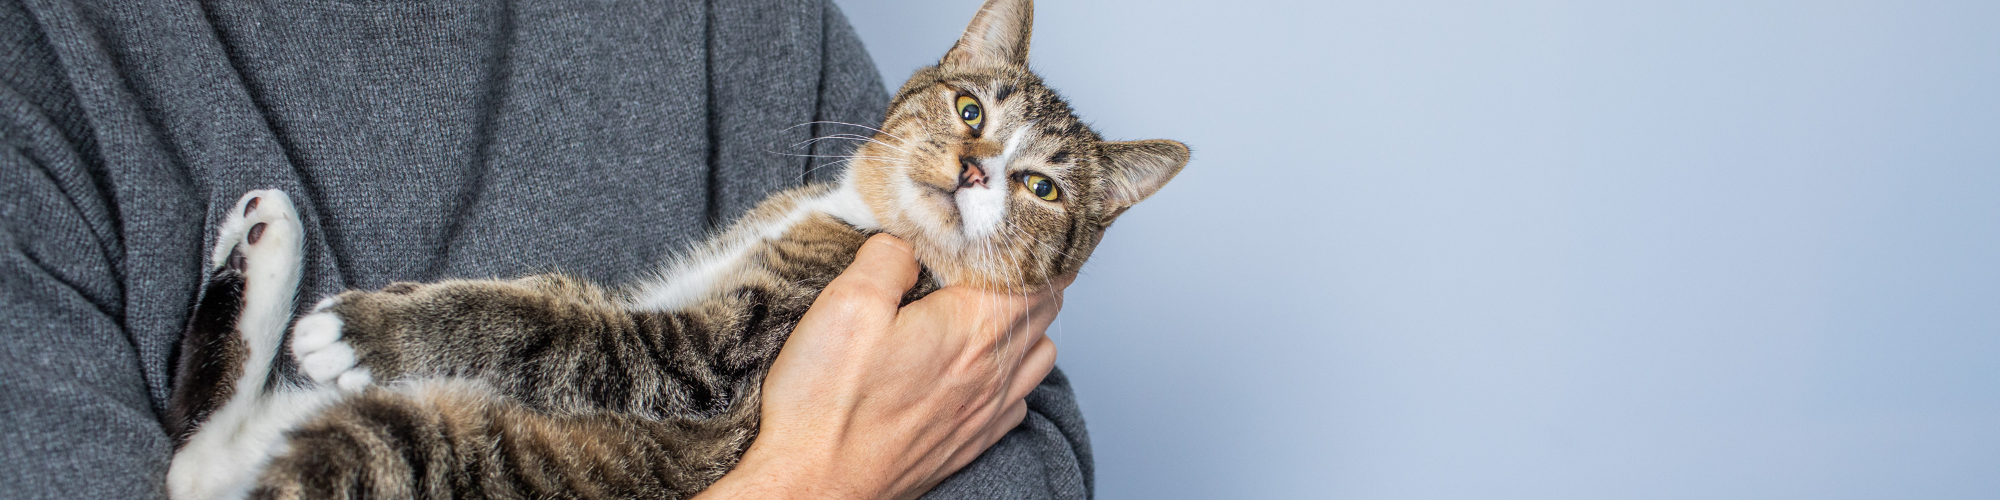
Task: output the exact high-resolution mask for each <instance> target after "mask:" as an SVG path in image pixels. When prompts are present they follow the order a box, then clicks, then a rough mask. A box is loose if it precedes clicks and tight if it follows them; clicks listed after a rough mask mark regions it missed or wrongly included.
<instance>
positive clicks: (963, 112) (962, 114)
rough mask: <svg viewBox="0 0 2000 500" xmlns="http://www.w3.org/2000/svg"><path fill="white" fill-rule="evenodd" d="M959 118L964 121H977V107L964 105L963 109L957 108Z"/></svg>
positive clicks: (975, 105) (976, 105)
mask: <svg viewBox="0 0 2000 500" xmlns="http://www.w3.org/2000/svg"><path fill="white" fill-rule="evenodd" d="M959 118H961V119H964V120H965V121H972V120H977V119H979V105H978V104H967V105H965V107H963V108H959Z"/></svg>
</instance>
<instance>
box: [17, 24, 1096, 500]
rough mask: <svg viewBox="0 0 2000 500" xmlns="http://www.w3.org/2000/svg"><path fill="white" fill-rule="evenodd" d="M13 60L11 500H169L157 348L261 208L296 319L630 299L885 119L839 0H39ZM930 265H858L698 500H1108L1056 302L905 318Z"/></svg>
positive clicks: (969, 298)
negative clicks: (450, 297) (534, 280)
mask: <svg viewBox="0 0 2000 500" xmlns="http://www.w3.org/2000/svg"><path fill="white" fill-rule="evenodd" d="M0 47H4V48H0V137H4V139H5V141H6V142H5V146H4V147H0V177H4V178H0V186H4V187H5V189H6V193H5V196H4V197H0V213H4V214H5V217H4V218H0V225H4V226H0V238H5V241H4V243H5V245H4V248H0V335H4V336H5V338H4V341H0V443H4V446H0V463H4V467H0V497H5V498H19V499H31V498H157V497H161V496H163V495H164V489H163V486H162V483H163V477H164V473H165V469H166V464H167V460H168V458H169V456H170V455H171V453H172V451H173V450H172V446H173V445H172V442H171V439H170V438H169V437H168V436H167V435H166V434H165V433H164V431H163V430H162V428H161V424H160V421H159V415H160V414H161V412H162V408H163V406H164V401H165V400H166V398H167V396H168V394H169V391H170V390H171V389H172V388H171V387H170V382H171V380H170V373H171V371H170V370H171V366H170V365H171V361H170V360H171V358H172V356H173V354H174V352H175V346H176V343H177V341H178V338H179V333H180V331H181V330H182V327H183V323H184V322H185V321H186V319H187V311H188V309H189V306H190V304H191V303H192V301H193V298H194V294H195V293H196V290H197V288H198V287H199V285H200V280H201V278H202V270H201V268H200V263H201V262H202V261H203V256H204V255H205V252H206V250H207V249H208V248H209V247H210V245H212V244H213V241H211V240H212V239H213V238H214V235H213V228H214V226H215V223H216V222H217V221H219V220H221V217H222V212H223V211H224V210H226V209H227V208H228V207H230V206H231V203H232V202H234V201H235V200H236V199H237V197H238V196H240V195H241V194H242V193H243V192H245V191H248V190H251V189H260V188H278V189H284V190H286V191H287V192H288V193H291V194H292V196H293V198H294V200H296V201H297V204H298V208H299V210H300V212H301V218H302V219H303V222H304V223H305V225H306V227H307V232H308V235H309V236H308V238H309V239H308V241H307V243H306V248H307V252H306V253H307V257H306V273H305V276H304V279H303V282H302V285H301V293H300V300H301V302H302V304H301V306H302V307H303V306H305V305H309V304H310V303H311V301H314V300H316V299H317V298H318V297H321V296H324V295H326V294H329V293H333V292H337V291H340V290H344V289H349V288H355V289H373V288H377V287H380V286H383V285H385V284H388V283H389V282H391V281H429V280H436V279H441V278H448V277H505V276H517V275H525V274H531V273H535V272H546V271H553V270H560V271H563V272H567V273H571V274H575V275H580V276H584V277H587V278H591V279H594V280H597V281H600V282H604V283H622V282H626V281H630V280H631V279H632V278H634V277H636V276H638V275H640V273H645V272H649V271H651V270H652V269H654V267H655V266H656V265H657V264H658V262H659V261H660V259H661V258H663V257H664V256H665V255H666V254H667V253H668V252H670V251H672V250H674V249H677V248H680V247H682V246H683V245H686V244H688V243H689V242H691V241H694V240H696V239H698V238H700V237H701V236H702V235H703V234H704V233H705V232H706V231H710V230H712V229H714V228H716V227H718V226H719V225H720V224H724V223H727V221H728V220H729V219H730V218H731V217H733V216H735V215H736V214H739V213H741V212H742V211H744V210H745V209H747V208H748V207H750V206H751V205H753V204H755V203H756V202H757V201H758V200H760V199H761V198H762V197H763V196H764V195H765V194H767V193H770V192H773V191H775V190H778V189H783V188H786V187H790V186H795V185H799V183H801V182H813V181H822V180H827V179H830V178H832V177H833V176H834V175H836V171H837V169H838V168H839V163H838V161H837V156H838V155H839V154H840V153H842V152H844V151H846V150H845V149H843V148H842V147H840V146H838V145H837V144H835V143H836V142H838V141H824V140H823V141H817V142H811V143H809V144H807V145H804V146H798V147H794V145H795V144H800V143H806V142H807V141H808V140H810V139H812V138H815V137H824V136H829V135H832V134H836V133H852V132H856V131H857V129H850V128H844V127H852V126H867V125H872V124H876V123H878V121H879V119H880V113H881V112H882V108H883V107H884V106H885V105H886V102H887V94H886V92H885V89H884V87H883V85H882V82H881V81H880V79H879V78H878V77H877V76H876V75H877V73H876V70H875V69H874V67H873V66H872V63H871V62H870V61H869V59H868V57H867V54H866V53H865V52H864V51H863V49H862V47H861V44H860V42H859V41H858V39H857V38H856V37H855V35H854V33H853V30H852V29H851V28H850V27H849V26H848V25H847V22H846V20H845V19H844V18H843V17H842V16H841V14H840V12H839V10H838V9H837V8H835V7H834V6H833V5H832V4H831V3H830V2H828V1H826V0H818V1H813V0H796V1H790V2H780V1H777V0H756V1H735V2H695V1H671V2H624V3H619V2H595V1H577V0H555V1H550V2H543V3H535V4H521V3H515V2H501V1H476V2H475V1H466V2H409V3H405V2H375V1H352V0H300V1H293V2H282V3H268V2H238V1H214V2H207V3H196V2H189V1H161V2H121V1H116V0H31V1H25V2H10V3H8V4H6V5H4V6H0ZM945 48H946V47H939V48H938V50H939V51H940V53H942V52H943V50H944V49H945ZM850 124H852V125H850ZM915 273H916V264H915V262H914V261H913V259H912V257H911V256H910V254H909V250H908V246H907V244H903V243H900V242H898V241H896V240H895V239H894V238H891V237H887V236H882V237H878V238H877V239H875V240H871V241H870V243H869V244H868V245H867V246H866V247H864V250H863V252H862V254H861V255H860V256H859V257H858V258H857V261H856V264H855V265H854V266H853V267H851V268H850V269H849V271H848V272H847V273H846V274H843V275H842V276H841V277H840V279H839V280H836V282H835V283H834V284H833V285H831V286H830V287H829V292H828V293H827V294H825V295H824V296H823V297H822V300H821V301H820V302H819V303H816V304H815V305H814V307H813V309H812V311H811V312H810V313H809V314H808V316H807V318H806V319H804V320H802V321H801V323H800V326H799V327H798V330H797V331H796V333H795V334H794V336H793V338H792V340H791V341H789V342H788V343H787V345H786V347H785V349H784V351H783V353H782V354H781V355H780V357H779V360H778V362H777V364H776V365H775V366H774V368H773V372H772V374H771V376H770V378H769V379H768V380H767V382H766V391H765V393H766V396H765V417H764V434H763V435H762V436H761V437H760V438H759V440H758V441H757V442H756V443H755V444H754V445H753V447H752V449H751V450H750V451H749V453H748V454H746V455H745V457H744V460H743V462H742V465H741V466H740V467H739V468H738V469H736V470H735V471H733V472H731V473H730V474H728V475H727V476H725V477H724V478H723V479H722V480H721V481H719V482H718V483H717V484H716V486H715V488H714V489H711V490H710V492H709V493H712V494H713V495H709V494H705V496H713V497H742V498H759V497H761V498H785V497H815V498H913V497H916V496H917V495H919V494H926V495H928V496H929V497H932V498H949V497H1008V498H1079V497H1089V496H1090V495H1091V488H1092V483H1091V481H1092V479H1091V474H1092V470H1091V467H1092V464H1091V455H1090V447H1089V441H1088V437H1087V435H1086V433H1085V431H1084V427H1083V421H1082V417H1081V415H1080V413H1079V411H1078V409H1077V406H1076V403H1075V400H1074V397H1073V395H1072V393H1071V390H1070V388H1069V386H1068V383H1067V380H1066V379H1065V378H1064V377H1063V376H1062V374H1061V372H1060V371H1056V370H1054V369H1053V368H1052V363H1053V357H1054V352H1053V348H1052V347H1051V346H1050V344H1048V343H1047V340H1046V338H1045V337H1042V336H1041V335H1040V333H1041V330H1042V329H1043V328H1046V327H1047V325H1048V321H1050V320H1051V319H1052V317H1053V315H1054V314H1055V311H1056V309H1058V308H1059V307H1060V295H1059V294H1051V295H1036V296H1031V297H1001V296H991V295H988V294H984V293H982V292H976V291H970V290H963V289H946V290H943V291H940V292H938V293H936V294H933V295H932V296H930V297H927V298H926V299H924V300H923V301H919V302H916V303H912V304H910V305H909V306H907V307H904V308H901V309H898V308H897V307H896V303H897V298H898V297H899V296H900V294H901V293H902V292H901V289H900V287H907V286H908V283H909V282H911V281H912V280H914V279H915V278H914V277H915ZM998 302H1006V303H1010V304H1013V306H1010V307H1008V308H993V307H990V304H993V303H998ZM975 304H989V306H987V307H974V305H975ZM1013 329H1026V330H1028V331H1030V333H1031V334H1030V335H1013V336H1009V335H1004V333H1005V332H1006V331H1008V330H1013ZM1009 338H1013V339H1016V340H1006V339H1009ZM996 353H1004V354H996ZM968 360H971V361H968ZM982 363H983V364H982ZM1044 371H1046V373H1047V376H1046V378H1044V377H1042V376H1041V375H1042V373H1043V372H1044ZM995 374H1003V375H1004V376H997V377H996V376H995ZM1017 422H1018V425H1016V423H1017ZM988 445H990V446H991V447H990V448H988ZM982 450H983V453H982ZM961 467H962V468H961ZM954 471H956V472H955V473H954ZM933 486H934V487H933ZM926 491H928V493H925V492H926Z"/></svg>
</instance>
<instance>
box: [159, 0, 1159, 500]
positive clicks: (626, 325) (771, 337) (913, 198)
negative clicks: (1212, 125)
mask: <svg viewBox="0 0 2000 500" xmlns="http://www.w3.org/2000/svg"><path fill="white" fill-rule="evenodd" d="M1031 19H1032V7H1031V5H1030V1H1029V0H989V1H988V2H986V5H985V6H983V7H982V8H981V10H980V12H979V14H977V15H976V16H975V17H974V18H973V20H972V23H971V25H970V26H969V27H968V28H967V29H966V32H965V34H964V36H963V37H962V38H961V39H960V40H959V41H958V43H957V44H956V45H954V46H953V47H952V48H951V49H950V50H949V51H948V52H946V53H945V56H944V58H943V59H942V60H941V61H940V62H939V63H938V65H936V66H932V67H929V68H925V69H923V70H920V71H918V72H917V73H916V74H915V75H914V76H912V77H911V78H910V80H909V82H908V83H906V84H904V85H903V87H902V89H901V90H899V91H898V92H897V94H896V97H895V99H894V100H893V101H892V103H891V105H890V108H889V110H888V113H887V117H886V118H885V121H884V124H883V126H882V128H881V129H880V130H879V131H878V132H879V133H877V134H875V135H874V137H873V138H872V139H871V140H868V141H867V142H865V143H863V144H862V145H860V146H859V147H858V148H857V149H856V152H855V154H854V158H853V161H852V162H851V165H850V166H849V168H848V171H847V172H846V173H845V174H843V178H841V179H840V180H839V181H838V182H835V183H831V184H820V185H808V186H805V187H801V188H797V189H794V190H791V191H787V192H783V193H779V194H777V195H774V196H773V197H771V198H770V199H768V200H766V201H764V202H763V203H762V204H761V205H759V206H758V207H757V208H756V209H754V210H752V211H751V212H750V213H748V214H747V215H745V216H743V217H742V218H741V219H740V220H738V221H736V222H735V223H734V224H733V225H732V226H730V228H729V229H728V230H726V231H725V232H723V233H721V234H719V235H718V236H716V237H714V238H712V239H710V240H709V241H707V242H705V243H703V244H701V245H698V246H696V247H695V248H693V249H692V250H690V251H689V252H686V253H685V254H684V255H682V256H681V257H679V258H677V259H676V260H673V261H672V262H670V263H669V264H668V265H666V266H665V268H664V270H663V271H661V272H660V273H659V274H658V277H657V278H655V279H650V280H645V281H643V282H641V283H636V284H632V285H628V286H625V287H620V288H607V287H603V286H599V285H596V284H592V283H587V282H584V281H582V280H579V279H577V278H573V277H569V276H564V275H559V274H548V275H537V276H529V277H526V278H521V279H517V280H513V281H492V280H488V281H445V282H440V283H424V284H419V283H397V284H392V285H389V286H388V287H386V288H384V289H382V290H380V291H376V292H347V293H343V294H340V295H338V296H335V297H331V298H328V299H326V300H324V301H322V302H320V303H319V304H318V305H317V306H316V307H315V308H314V309H313V310H312V311H310V312H309V313H308V314H307V315H305V316H304V317H303V318H300V319H299V320H298V321H297V322H296V323H295V324H292V325H291V330H290V331H291V333H290V336H289V337H287V336H286V330H287V328H286V327H287V322H288V321H289V320H290V318H291V316H292V311H291V305H292V303H293V297H294V294H296V293H297V289H298V283H299V276H300V272H299V270H300V269H301V260H300V259H301V254H302V247H301V242H302V241H303V240H304V238H303V236H304V235H303V234H302V231H303V226H301V225H300V223H299V219H298V214H297V212H296V211H294V209H293V207H292V204H291V202H290V200H289V198H287V196H286V195H285V193H283V192H279V191H252V192H250V193H248V194H246V195H244V197H243V198H242V200H241V201H239V202H238V203H237V205H236V206H235V207H233V208H232V210H231V211H230V216H229V218H228V219H227V221H226V222H225V223H224V224H222V226H221V227H220V228H219V230H218V231H219V233H218V237H217V241H218V243H217V245H216V247H215V249H214V250H213V251H212V252H211V253H210V255H209V258H208V263H207V264H208V265H207V268H208V269H210V270H211V271H210V277H209V279H208V281H207V285H205V290H204V291H203V293H202V295H201V299H200V300H199V301H198V302H199V303H198V304H197V307H196V309H195V311H194V313H193V315H192V319H191V320H190V322H189V326H188V330H187V333H186V336H185V337H184V339H183V341H182V346H181V350H180V355H179V358H178V360H177V366H176V371H175V386H174V393H173V395H172V400H171V403H170V409H169V412H170V415H169V418H168V420H169V422H168V425H169V426H170V430H171V431H172V432H173V433H174V436H175V439H176V443H177V447H178V448H177V451H176V453H175V455H174V458H173V462H172V465H171V468H170V470H169V473H168V487H169V491H170V493H171V494H172V495H173V497H174V498H177V499H180V500H193V499H208V498H243V497H254V498H331V497H369V498H439V499H442V498H687V497H689V496H693V495H694V494H695V493H697V492H700V491H701V490H702V489H703V488H706V487H707V486H708V485H709V484H710V483H712V482H714V481H715V480H716V479H717V478H719V477H721V476H722V474H723V473H724V472H727V471H728V470H729V469H730V468H731V467H732V466H734V465H735V463H736V461H737V459H738V458H740V457H741V455H742V453H743V451H744V450H745V449H746V448H747V446H748V445H749V443H750V441H751V440H752V439H753V438H755V436H756V434H757V423H758V415H759V414H758V411H759V393H758V391H759V386H760V384H761V383H762V381H763V378H764V374H765V370H766V369H767V368H768V367H769V365H770V363H771V361H772V359H773V358H775V357H776V355H777V353H778V349H779V347H780V346H781V345H782V344H783V343H784V341H785V338H786V336H787V335H788V334H790V333H791V330H792V327H793V325H794V324H795V323H796V322H797V321H798V319H799V317H800V316H801V315H803V314H804V313H805V311H806V308H807V307H808V306H810V305H811V304H812V303H813V299H814V298H815V297H817V296H818V294H819V291H820V290H821V289H822V288H823V287H825V286H826V284H827V283H828V282H829V281H831V280H832V279H833V278H834V277H835V276H836V275H838V274H839V273H840V272H841V271H842V270H843V269H844V268H845V267H846V266H847V265H848V263H849V262H851V261H852V260H853V258H854V254H855V251H856V250H857V249H858V248H859V247H860V246H861V244H862V242H863V241H864V240H865V239H866V238H867V237H868V236H869V235H871V234H874V233H877V232H887V233H890V234H894V235H896V236H898V237H901V238H903V239H904V240H907V241H909V242H910V243H911V245H912V246H913V247H914V248H915V252H916V255H917V258H918V260H919V261H920V262H921V263H922V264H923V266H924V269H925V279H923V280H921V283H920V284H919V285H918V286H917V288H916V289H914V290H912V291H911V293H910V295H909V296H908V297H907V299H906V300H914V299H915V298H917V297H920V296H922V295H923V294H925V293H928V292H929V291H931V290H935V289H936V288H937V287H939V286H945V285H966V286H972V287H978V288H982V289H988V290H995V291H1009V292H1016V293H1020V292H1028V291H1033V290H1039V289H1042V288H1044V287H1046V286H1047V285H1049V283H1050V282H1051V280H1053V279H1055V278H1056V277H1059V276H1064V275H1067V274H1069V273H1073V272H1075V271H1076V270H1077V268H1078V267H1079V266H1082V265H1083V261H1084V259H1085V258H1086V257H1087V256H1089V255H1090V253H1091V250H1092V249H1094V248H1095V247H1096V245H1097V241H1098V238H1099V237H1100V236H1101V235H1102V234H1103V232H1104V229H1105V227H1106V226H1107V225H1109V224H1110V223H1111V221H1112V219H1114V218H1116V217H1117V216H1118V215H1119V214H1120V213H1123V212H1124V211H1125V210H1126V209H1127V208H1130V207H1131V206H1132V205H1133V204H1135V203H1138V202H1139V201H1140V200H1143V199H1145V198H1146V197H1147V196H1149V195H1151V194H1153V192H1155V191H1156V190H1158V189H1160V187H1161V186H1162V185H1164V184H1165V183H1166V182H1167V181H1168V180H1169V179H1171V178H1173V176H1174V175H1175V174H1176V173H1178V172H1179V171H1180V169H1181V167H1182V166H1183V165H1185V164H1186V162H1187V159H1188V150H1187V148H1186V147H1185V146H1183V145H1181V144H1180V143H1177V142H1173V141H1165V140H1153V141H1138V142H1111V141H1104V140H1102V139H1101V138H1100V137H1099V136H1098V135H1097V134H1096V133H1095V132H1093V131H1091V130H1090V128H1089V127H1087V126H1085V125H1084V124H1083V123H1082V122H1080V121H1079V120H1078V119H1077V118H1076V117H1075V116H1074V115H1072V114H1071V111H1070V109H1069V107H1068V105H1066V104H1065V103H1064V102H1063V101H1062V99H1061V98H1060V97H1058V96H1057V95H1056V94H1055V92H1054V91H1052V90H1050V89H1049V88H1048V87H1045V86H1043V84H1042V81H1041V79H1040V78H1038V77H1037V76H1035V75H1034V74H1033V73H1031V72H1029V71H1028V68H1027V65H1026V64H1027V54H1028V37H1029V27H1030V24H1031Z"/></svg>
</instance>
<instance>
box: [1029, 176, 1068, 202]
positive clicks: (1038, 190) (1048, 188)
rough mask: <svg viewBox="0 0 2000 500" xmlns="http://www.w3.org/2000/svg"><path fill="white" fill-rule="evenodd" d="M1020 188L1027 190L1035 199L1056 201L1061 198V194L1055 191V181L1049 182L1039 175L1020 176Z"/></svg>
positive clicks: (1046, 178)
mask: <svg viewBox="0 0 2000 500" xmlns="http://www.w3.org/2000/svg"><path fill="white" fill-rule="evenodd" d="M1021 186H1023V187H1026V188H1028V192H1030V193H1034V194H1035V197H1036V198H1041V199H1044V200H1049V201H1056V199H1058V198H1061V197H1062V193H1061V192H1060V191H1058V190H1056V181H1052V180H1049V178H1048V177H1043V176H1042V175H1041V174H1027V175H1023V176H1021Z"/></svg>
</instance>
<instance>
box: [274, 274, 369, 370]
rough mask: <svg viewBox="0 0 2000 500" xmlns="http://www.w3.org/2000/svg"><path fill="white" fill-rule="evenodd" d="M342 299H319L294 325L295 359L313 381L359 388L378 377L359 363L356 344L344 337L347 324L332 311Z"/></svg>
mask: <svg viewBox="0 0 2000 500" xmlns="http://www.w3.org/2000/svg"><path fill="white" fill-rule="evenodd" d="M339 300H340V297H337V296H336V297H327V298H326V300H322V301H320V302H319V305H318V306H314V307H313V313H312V314H310V315H307V316H306V317H304V318H300V319H299V323H298V325H297V326H294V327H292V359H293V360H294V361H296V362H297V363H298V366H299V371H300V372H301V373H304V374H305V375H306V377H307V378H310V379H312V381H313V382H314V383H318V384H320V385H330V386H334V387H338V388H340V389H341V390H343V391H358V390H361V389H362V388H363V387H367V386H368V384H370V383H374V381H375V380H374V377H373V376H372V375H371V374H370V373H369V370H368V367H366V366H360V361H361V359H360V358H359V357H357V356H356V353H355V352H354V346H352V345H349V344H348V343H347V341H346V340H344V339H343V337H344V335H343V334H342V333H341V329H342V328H343V327H344V326H345V323H344V322H342V321H341V320H340V315H338V314H335V313H334V312H333V311H331V309H332V308H333V305H334V304H336V303H338V301H339Z"/></svg>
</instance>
